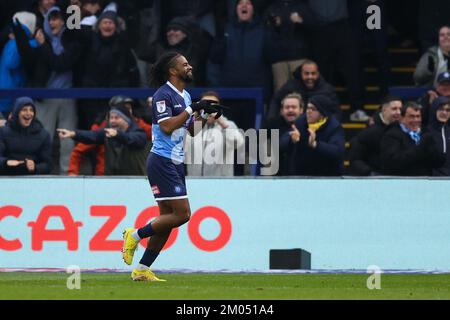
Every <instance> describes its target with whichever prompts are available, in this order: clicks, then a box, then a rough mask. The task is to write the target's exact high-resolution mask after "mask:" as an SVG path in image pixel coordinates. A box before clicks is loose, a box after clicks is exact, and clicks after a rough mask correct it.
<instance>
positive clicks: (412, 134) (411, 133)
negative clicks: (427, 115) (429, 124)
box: [400, 123, 421, 145]
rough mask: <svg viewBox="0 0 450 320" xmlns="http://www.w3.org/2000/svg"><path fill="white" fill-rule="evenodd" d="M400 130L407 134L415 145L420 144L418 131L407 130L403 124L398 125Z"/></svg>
mask: <svg viewBox="0 0 450 320" xmlns="http://www.w3.org/2000/svg"><path fill="white" fill-rule="evenodd" d="M400 128H402V130H403V132H405V133H407V134H408V135H409V136H410V137H411V139H413V141H414V143H415V144H416V145H418V144H419V143H420V134H421V132H420V129H419V130H417V131H412V130H410V129H408V128H407V127H406V126H405V125H404V124H403V123H400Z"/></svg>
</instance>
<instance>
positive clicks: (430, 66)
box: [428, 56, 435, 72]
mask: <svg viewBox="0 0 450 320" xmlns="http://www.w3.org/2000/svg"><path fill="white" fill-rule="evenodd" d="M434 67H435V63H434V59H433V57H432V56H428V70H429V71H430V72H434Z"/></svg>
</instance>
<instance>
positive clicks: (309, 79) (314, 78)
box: [267, 60, 341, 119]
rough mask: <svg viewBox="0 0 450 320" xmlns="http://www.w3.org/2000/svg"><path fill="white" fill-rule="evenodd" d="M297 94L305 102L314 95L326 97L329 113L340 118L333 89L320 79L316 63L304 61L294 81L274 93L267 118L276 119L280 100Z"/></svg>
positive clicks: (297, 70) (296, 71) (337, 100)
mask: <svg viewBox="0 0 450 320" xmlns="http://www.w3.org/2000/svg"><path fill="white" fill-rule="evenodd" d="M293 92H297V93H299V94H300V95H301V96H302V97H303V99H304V100H305V101H308V100H309V99H310V98H311V97H314V96H316V95H322V96H327V97H328V98H329V99H330V100H331V103H332V105H331V106H330V107H331V110H330V111H331V113H333V114H334V115H336V116H337V118H338V119H339V118H340V115H341V110H340V106H339V99H338V97H337V95H336V92H335V90H334V87H333V86H332V85H330V84H329V83H328V82H326V81H325V79H323V78H322V76H321V75H320V72H319V67H318V65H317V63H315V62H314V61H311V60H305V62H303V64H302V65H301V66H300V67H299V68H297V69H296V70H295V72H294V79H291V80H289V81H288V82H286V84H284V85H283V86H282V87H281V89H280V90H279V91H278V92H276V93H275V95H274V96H273V98H272V102H271V103H270V107H269V111H268V115H267V118H268V119H270V118H273V117H276V116H277V115H278V114H279V112H280V106H281V100H282V99H283V98H284V97H285V96H286V95H287V94H289V93H293Z"/></svg>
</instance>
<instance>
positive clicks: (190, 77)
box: [181, 72, 194, 83]
mask: <svg viewBox="0 0 450 320" xmlns="http://www.w3.org/2000/svg"><path fill="white" fill-rule="evenodd" d="M181 79H183V81H184V82H186V83H191V82H193V81H194V75H193V73H192V72H189V73H185V74H184V75H183V76H182V77H181Z"/></svg>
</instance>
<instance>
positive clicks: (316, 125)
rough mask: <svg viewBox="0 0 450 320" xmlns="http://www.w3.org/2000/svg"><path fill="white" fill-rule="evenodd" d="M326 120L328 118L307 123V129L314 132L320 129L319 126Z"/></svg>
mask: <svg viewBox="0 0 450 320" xmlns="http://www.w3.org/2000/svg"><path fill="white" fill-rule="evenodd" d="M327 120H328V117H325V118H323V119H322V120H320V121H319V122H316V123H308V128H309V129H311V130H313V131H314V132H316V131H317V130H319V129H320V127H321V126H323V125H324V124H325V123H326V122H327Z"/></svg>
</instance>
